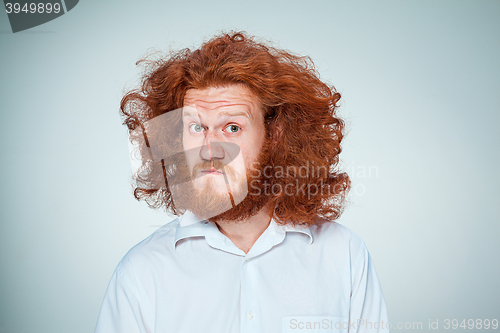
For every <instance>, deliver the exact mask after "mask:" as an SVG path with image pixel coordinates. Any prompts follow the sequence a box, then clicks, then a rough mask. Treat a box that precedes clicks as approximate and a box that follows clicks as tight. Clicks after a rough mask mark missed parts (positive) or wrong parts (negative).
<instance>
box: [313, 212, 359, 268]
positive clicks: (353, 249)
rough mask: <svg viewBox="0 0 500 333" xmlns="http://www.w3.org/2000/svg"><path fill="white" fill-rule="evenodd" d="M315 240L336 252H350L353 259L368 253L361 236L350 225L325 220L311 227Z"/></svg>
mask: <svg viewBox="0 0 500 333" xmlns="http://www.w3.org/2000/svg"><path fill="white" fill-rule="evenodd" d="M309 229H310V231H311V234H312V236H313V242H314V243H317V245H318V246H321V247H326V248H328V249H330V250H332V251H336V252H348V253H349V257H351V259H352V260H355V258H357V257H359V256H360V255H362V254H368V250H367V248H366V245H365V243H364V242H363V240H362V239H361V237H360V236H359V235H358V234H356V233H355V232H354V231H352V230H351V229H349V228H348V227H346V226H344V225H342V224H340V223H338V222H332V221H323V222H322V223H319V224H317V225H313V226H311V227H309Z"/></svg>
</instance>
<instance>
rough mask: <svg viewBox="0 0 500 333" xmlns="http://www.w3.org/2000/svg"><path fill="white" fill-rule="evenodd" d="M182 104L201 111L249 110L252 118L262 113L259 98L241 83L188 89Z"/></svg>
mask: <svg viewBox="0 0 500 333" xmlns="http://www.w3.org/2000/svg"><path fill="white" fill-rule="evenodd" d="M184 106H192V107H196V108H197V109H198V110H201V111H211V110H224V109H227V108H240V109H245V110H246V111H247V112H249V113H250V116H252V118H253V116H256V115H259V114H260V115H262V111H261V107H260V102H259V99H258V98H257V96H255V94H253V93H252V92H251V91H250V89H248V88H247V87H245V86H243V85H231V86H227V87H209V88H205V89H189V90H188V91H187V92H186V95H185V97H184Z"/></svg>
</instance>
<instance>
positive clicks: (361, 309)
mask: <svg viewBox="0 0 500 333" xmlns="http://www.w3.org/2000/svg"><path fill="white" fill-rule="evenodd" d="M355 243H357V244H356V245H358V244H359V248H358V249H357V250H355V251H353V252H352V253H351V255H352V258H354V260H353V261H352V269H351V286H352V288H351V306H350V310H349V323H350V325H349V332H350V333H368V332H369V333H388V332H389V328H390V324H389V319H388V315H387V307H386V304H385V299H384V295H383V293H382V288H381V287H380V283H379V280H378V277H377V273H376V271H375V267H374V266H373V262H372V260H371V258H370V254H369V253H368V249H367V248H366V245H365V244H364V242H363V241H361V240H359V243H358V242H355ZM356 247H358V246H356Z"/></svg>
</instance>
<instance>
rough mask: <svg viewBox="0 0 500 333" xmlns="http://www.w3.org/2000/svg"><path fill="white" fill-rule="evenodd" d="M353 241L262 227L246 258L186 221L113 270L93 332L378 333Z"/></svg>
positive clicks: (203, 224)
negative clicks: (263, 228) (261, 232)
mask: <svg viewBox="0 0 500 333" xmlns="http://www.w3.org/2000/svg"><path fill="white" fill-rule="evenodd" d="M387 322H388V318H387V309H386V305H385V301H384V296H383V294H382V290H381V288H380V284H379V281H378V278H377V274H376V272H375V268H374V266H373V263H372V262H371V259H370V255H369V254H368V251H367V249H366V246H365V244H364V243H363V241H362V240H361V239H360V238H359V237H358V236H357V235H356V234H354V233H353V232H352V231H351V230H349V229H348V228H346V227H344V226H342V225H340V224H338V223H334V222H327V223H325V224H323V225H322V226H321V227H318V226H311V227H309V228H306V229H300V228H295V227H293V226H284V227H283V226H280V225H278V224H276V222H275V221H274V220H271V223H270V224H269V227H268V228H267V229H266V230H265V231H264V233H263V234H262V235H261V236H260V238H259V239H258V240H257V241H256V242H255V244H254V245H253V247H252V248H251V249H250V251H249V252H248V254H245V253H244V252H243V251H242V250H240V249H239V248H237V247H236V246H235V245H234V244H233V242H232V241H231V240H230V239H229V238H227V237H226V236H225V235H223V234H222V233H221V232H220V231H219V229H218V228H217V226H216V225H214V224H213V223H211V222H208V221H199V220H197V218H196V217H195V216H194V215H193V214H191V213H189V212H188V213H186V214H184V215H183V216H182V217H180V218H178V219H175V220H174V221H172V222H170V223H168V224H166V225H165V226H163V227H162V228H160V229H158V230H157V231H155V232H154V233H153V234H152V235H151V236H149V237H148V238H146V239H145V240H143V241H142V242H140V243H139V244H137V245H136V246H134V247H133V248H132V249H131V250H130V251H129V252H128V253H127V254H126V255H125V257H124V258H123V259H122V260H121V261H120V263H119V264H118V266H117V267H116V270H115V272H114V273H113V276H112V278H111V281H110V283H109V285H108V289H107V291H106V294H105V296H104V301H103V303H102V307H101V311H100V314H99V319H98V322H97V327H96V331H95V332H96V333H114V332H116V333H118V332H120V333H132V332H134V333H135V332H156V333H160V332H161V333H167V332H168V333H173V332H183V333H184V332H185V333H198V332H203V333H208V332H214V333H225V332H231V333H232V332H235V333H236V332H241V333H267V332H269V333H271V332H272V333H278V332H307V333H312V332H388V331H389V330H388V329H387Z"/></svg>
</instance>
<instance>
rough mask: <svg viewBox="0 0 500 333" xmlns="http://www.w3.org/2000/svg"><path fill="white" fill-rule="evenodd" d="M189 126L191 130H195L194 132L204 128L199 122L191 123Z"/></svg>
mask: <svg viewBox="0 0 500 333" xmlns="http://www.w3.org/2000/svg"><path fill="white" fill-rule="evenodd" d="M190 128H191V131H193V132H196V133H200V132H203V130H204V128H203V126H201V125H199V124H192V125H191V126H190Z"/></svg>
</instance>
